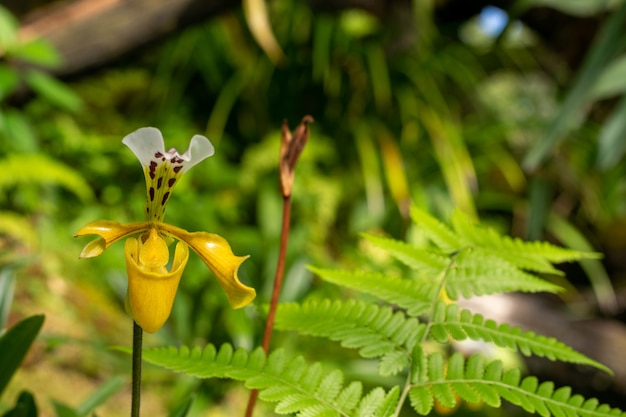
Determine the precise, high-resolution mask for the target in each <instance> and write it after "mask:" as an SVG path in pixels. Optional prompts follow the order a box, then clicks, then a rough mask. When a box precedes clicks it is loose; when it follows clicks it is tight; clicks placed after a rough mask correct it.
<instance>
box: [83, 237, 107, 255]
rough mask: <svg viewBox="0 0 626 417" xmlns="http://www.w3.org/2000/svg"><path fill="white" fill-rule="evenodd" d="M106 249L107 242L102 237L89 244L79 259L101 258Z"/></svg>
mask: <svg viewBox="0 0 626 417" xmlns="http://www.w3.org/2000/svg"><path fill="white" fill-rule="evenodd" d="M105 249H106V242H105V241H104V239H102V238H101V237H99V238H97V239H94V240H92V241H91V242H89V243H87V244H86V245H85V247H84V248H83V250H82V251H81V252H80V255H79V256H78V257H79V258H94V257H96V256H99V255H100V254H102V252H104V250H105Z"/></svg>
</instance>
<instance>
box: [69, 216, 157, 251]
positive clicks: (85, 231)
mask: <svg viewBox="0 0 626 417" xmlns="http://www.w3.org/2000/svg"><path fill="white" fill-rule="evenodd" d="M149 226H150V223H149V222H136V223H128V224H122V223H119V222H113V221H110V220H96V221H95V222H91V223H89V224H88V225H86V226H83V227H82V228H81V229H80V230H79V231H78V232H76V234H75V235H74V237H78V236H86V235H98V236H100V237H101V238H102V240H97V241H96V240H94V241H92V242H90V243H88V244H87V245H86V246H85V248H84V249H83V251H82V252H81V258H92V257H94V256H98V255H100V254H101V253H102V252H104V250H105V249H108V248H109V246H111V245H112V244H113V243H115V242H117V241H118V240H120V239H121V238H123V237H125V236H128V235H132V234H134V233H137V232H140V231H142V230H146V229H148V227H149Z"/></svg>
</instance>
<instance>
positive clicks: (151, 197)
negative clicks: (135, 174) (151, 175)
mask: <svg viewBox="0 0 626 417" xmlns="http://www.w3.org/2000/svg"><path fill="white" fill-rule="evenodd" d="M149 193H150V201H154V187H150V190H149Z"/></svg>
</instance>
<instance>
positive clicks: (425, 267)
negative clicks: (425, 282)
mask: <svg viewBox="0 0 626 417" xmlns="http://www.w3.org/2000/svg"><path fill="white" fill-rule="evenodd" d="M362 236H363V237H364V238H365V239H367V240H368V241H370V242H372V243H373V244H374V245H376V246H378V247H379V248H381V249H384V250H386V251H387V252H388V253H389V254H390V255H391V256H393V257H394V258H396V259H397V260H399V261H400V262H402V263H404V264H405V265H407V266H408V267H410V268H411V269H414V270H416V271H421V272H424V273H429V272H430V273H435V274H437V273H439V272H440V271H441V270H443V269H444V268H445V267H446V266H447V265H448V262H449V261H448V258H447V257H446V256H444V255H442V254H439V253H436V252H434V251H431V250H428V249H421V248H417V247H415V246H413V245H410V244H408V243H405V242H402V241H399V240H395V239H389V238H384V237H380V236H374V235H370V234H363V235H362Z"/></svg>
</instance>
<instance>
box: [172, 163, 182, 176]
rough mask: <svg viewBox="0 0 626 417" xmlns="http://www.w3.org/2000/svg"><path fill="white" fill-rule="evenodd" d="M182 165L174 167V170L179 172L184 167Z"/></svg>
mask: <svg viewBox="0 0 626 417" xmlns="http://www.w3.org/2000/svg"><path fill="white" fill-rule="evenodd" d="M182 167H183V166H182V165H179V166H177V167H174V172H175V173H177V174H178V171H180V170H181V169H182Z"/></svg>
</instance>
